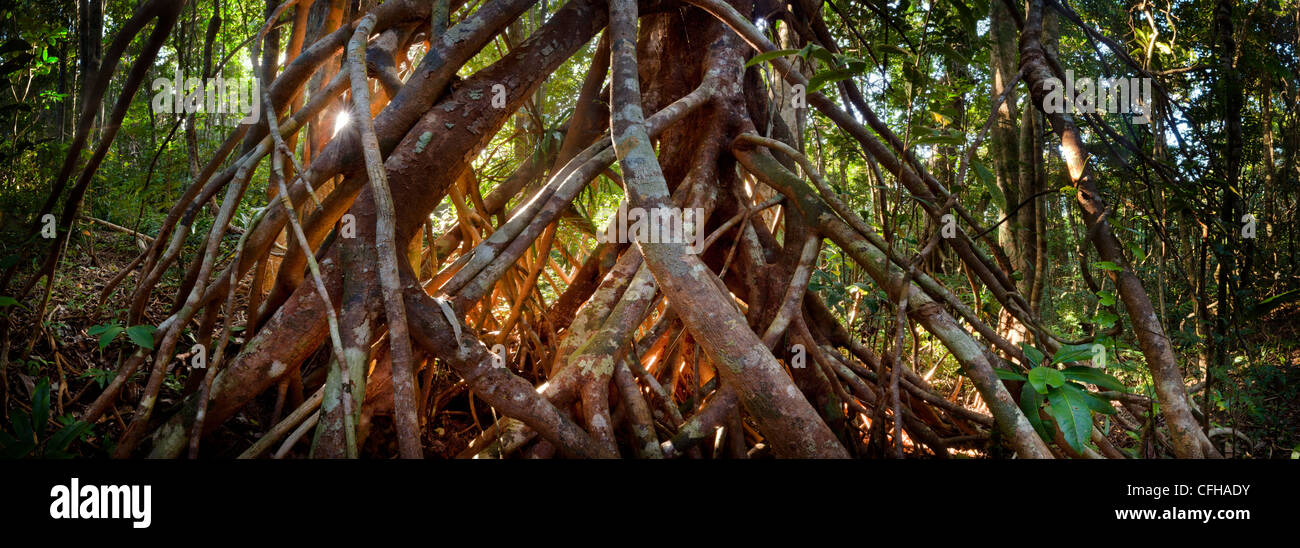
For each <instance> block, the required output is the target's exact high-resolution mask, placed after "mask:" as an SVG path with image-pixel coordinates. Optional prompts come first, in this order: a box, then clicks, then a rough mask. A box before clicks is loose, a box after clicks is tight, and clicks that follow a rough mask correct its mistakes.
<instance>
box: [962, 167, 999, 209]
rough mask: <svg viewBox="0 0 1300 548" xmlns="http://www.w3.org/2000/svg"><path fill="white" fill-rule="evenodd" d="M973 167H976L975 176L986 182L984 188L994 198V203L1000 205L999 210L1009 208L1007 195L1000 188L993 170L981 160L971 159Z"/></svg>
mask: <svg viewBox="0 0 1300 548" xmlns="http://www.w3.org/2000/svg"><path fill="white" fill-rule="evenodd" d="M971 167H974V168H975V176H976V177H977V178H978V179H979V180H980V182H981V183H984V189H985V190H987V191H988V193H989V196H990V197H992V198H993V204H994V205H996V206H998V209H999V210H1002V211H1006V210H1007V197H1006V196H1005V195H1003V194H1002V189H1000V188H998V183H997V179H996V178H995V177H994V176H993V172H992V171H989V168H987V167H985V166H984V164H983V163H981V162H980V161H979V160H974V159H972V160H971Z"/></svg>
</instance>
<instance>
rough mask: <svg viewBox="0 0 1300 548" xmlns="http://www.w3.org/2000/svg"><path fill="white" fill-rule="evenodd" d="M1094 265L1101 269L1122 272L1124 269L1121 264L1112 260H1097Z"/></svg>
mask: <svg viewBox="0 0 1300 548" xmlns="http://www.w3.org/2000/svg"><path fill="white" fill-rule="evenodd" d="M1092 266H1095V267H1097V268H1099V269H1101V270H1110V271H1113V272H1122V271H1123V270H1124V269H1123V268H1121V267H1120V266H1119V265H1117V264H1115V263H1112V262H1110V261H1097V262H1095V263H1092Z"/></svg>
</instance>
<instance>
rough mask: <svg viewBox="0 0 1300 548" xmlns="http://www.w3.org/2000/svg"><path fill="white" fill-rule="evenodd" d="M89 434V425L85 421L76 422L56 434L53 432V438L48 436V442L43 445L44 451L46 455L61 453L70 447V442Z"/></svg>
mask: <svg viewBox="0 0 1300 548" xmlns="http://www.w3.org/2000/svg"><path fill="white" fill-rule="evenodd" d="M89 433H90V423H88V422H86V421H76V422H74V423H72V424H69V425H67V426H64V427H63V428H62V429H60V430H59V431H58V432H55V433H54V435H53V436H50V441H48V442H46V444H45V451H46V453H50V452H58V453H62V452H63V451H66V450H67V449H68V446H69V445H72V442H74V441H77V440H79V439H81V438H83V437H85V436H86V434H89Z"/></svg>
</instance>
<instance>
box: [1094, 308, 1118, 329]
mask: <svg viewBox="0 0 1300 548" xmlns="http://www.w3.org/2000/svg"><path fill="white" fill-rule="evenodd" d="M1116 321H1119V316H1116V315H1114V314H1112V313H1111V312H1110V311H1109V310H1098V311H1097V315H1096V316H1093V318H1092V323H1095V324H1097V327H1100V328H1102V329H1110V326H1112V325H1115V322H1116Z"/></svg>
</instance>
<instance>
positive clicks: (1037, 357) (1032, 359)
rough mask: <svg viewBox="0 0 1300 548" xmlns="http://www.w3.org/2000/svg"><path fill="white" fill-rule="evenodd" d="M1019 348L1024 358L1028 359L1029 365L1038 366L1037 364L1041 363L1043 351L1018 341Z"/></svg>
mask: <svg viewBox="0 0 1300 548" xmlns="http://www.w3.org/2000/svg"><path fill="white" fill-rule="evenodd" d="M1020 350H1022V351H1023V352H1024V353H1025V358H1027V359H1029V363H1030V367H1038V364H1040V363H1043V352H1042V351H1041V350H1039V349H1037V348H1034V347H1032V346H1029V345H1027V344H1025V343H1020Z"/></svg>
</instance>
